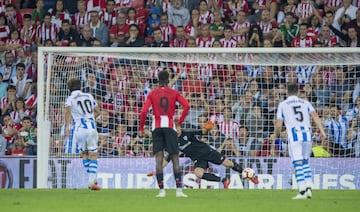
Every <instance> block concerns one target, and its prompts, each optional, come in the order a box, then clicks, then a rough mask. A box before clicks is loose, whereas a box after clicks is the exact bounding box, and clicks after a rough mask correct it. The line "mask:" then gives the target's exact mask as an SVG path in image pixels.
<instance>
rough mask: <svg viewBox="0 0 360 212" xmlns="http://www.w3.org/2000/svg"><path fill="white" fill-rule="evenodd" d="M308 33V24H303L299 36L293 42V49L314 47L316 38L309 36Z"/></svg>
mask: <svg viewBox="0 0 360 212" xmlns="http://www.w3.org/2000/svg"><path fill="white" fill-rule="evenodd" d="M307 31H308V26H307V23H302V24H301V25H300V30H299V36H298V37H296V38H294V39H293V40H292V42H291V47H313V46H314V44H315V41H316V40H315V38H314V37H310V36H308V35H307Z"/></svg>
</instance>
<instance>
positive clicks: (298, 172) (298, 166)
mask: <svg viewBox="0 0 360 212" xmlns="http://www.w3.org/2000/svg"><path fill="white" fill-rule="evenodd" d="M294 168H295V179H296V183H297V185H298V187H299V191H305V189H306V186H305V180H304V171H303V168H302V161H294Z"/></svg>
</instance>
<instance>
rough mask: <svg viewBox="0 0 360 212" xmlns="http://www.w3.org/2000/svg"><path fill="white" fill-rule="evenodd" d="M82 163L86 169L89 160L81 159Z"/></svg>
mask: <svg viewBox="0 0 360 212" xmlns="http://www.w3.org/2000/svg"><path fill="white" fill-rule="evenodd" d="M82 163H83V166H84V167H85V168H88V167H89V165H90V159H89V158H86V159H83V161H82Z"/></svg>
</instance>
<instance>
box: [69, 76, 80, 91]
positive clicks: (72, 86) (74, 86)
mask: <svg viewBox="0 0 360 212" xmlns="http://www.w3.org/2000/svg"><path fill="white" fill-rule="evenodd" d="M67 86H68V88H69V90H70V91H71V92H73V91H76V90H80V89H81V82H80V80H79V79H77V78H72V79H69V81H68V82H67Z"/></svg>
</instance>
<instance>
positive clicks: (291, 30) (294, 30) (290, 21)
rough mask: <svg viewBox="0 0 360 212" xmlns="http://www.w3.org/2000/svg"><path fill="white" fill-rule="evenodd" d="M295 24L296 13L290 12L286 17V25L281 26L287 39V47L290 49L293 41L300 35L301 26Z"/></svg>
mask: <svg viewBox="0 0 360 212" xmlns="http://www.w3.org/2000/svg"><path fill="white" fill-rule="evenodd" d="M294 22H295V16H294V13H291V12H288V13H286V15H285V21H284V23H282V24H281V25H280V30H281V32H282V33H283V35H284V37H285V41H286V45H287V46H288V47H290V46H291V43H292V41H293V39H294V38H296V37H297V36H298V33H299V26H298V25H297V24H295V23H294ZM306 32H307V30H306Z"/></svg>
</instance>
